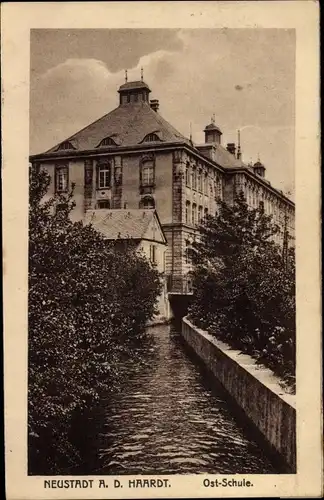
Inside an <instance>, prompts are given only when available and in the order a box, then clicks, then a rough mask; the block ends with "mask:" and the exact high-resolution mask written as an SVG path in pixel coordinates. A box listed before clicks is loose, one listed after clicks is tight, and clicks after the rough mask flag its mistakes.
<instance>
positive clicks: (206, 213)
mask: <svg viewBox="0 0 324 500" xmlns="http://www.w3.org/2000/svg"><path fill="white" fill-rule="evenodd" d="M207 215H208V208H204V217H207Z"/></svg>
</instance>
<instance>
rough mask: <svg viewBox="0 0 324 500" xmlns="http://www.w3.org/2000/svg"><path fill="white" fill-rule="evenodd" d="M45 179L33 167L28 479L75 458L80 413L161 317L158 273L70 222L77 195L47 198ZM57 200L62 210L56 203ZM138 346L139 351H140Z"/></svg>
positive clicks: (112, 382)
mask: <svg viewBox="0 0 324 500" xmlns="http://www.w3.org/2000/svg"><path fill="white" fill-rule="evenodd" d="M48 185H49V177H48V175H47V174H46V173H45V172H43V171H39V170H36V169H35V168H34V167H32V169H31V171H30V207H29V304H28V306H29V307H28V321H29V326H28V348H29V377H28V378H29V380H28V382H29V383H28V396H29V398H28V403H29V407H28V409H29V413H28V430H29V450H30V455H29V464H30V472H31V473H57V472H60V471H62V470H63V469H64V467H68V466H70V465H71V464H73V463H77V461H78V455H77V452H76V450H75V448H73V446H72V445H71V444H70V442H69V439H68V436H69V430H70V425H71V419H72V417H73V415H74V413H75V412H76V411H78V412H80V411H82V410H84V409H87V408H90V407H91V406H92V405H93V404H94V403H95V402H96V401H98V399H99V397H100V394H101V393H102V391H115V390H116V389H117V388H118V382H119V378H120V377H121V376H122V375H124V374H122V368H121V363H120V361H121V360H122V359H123V357H125V356H127V357H129V356H135V357H136V344H137V343H138V341H139V339H140V338H141V336H143V332H144V328H145V324H146V322H147V320H148V319H150V318H151V317H152V316H153V314H154V313H155V303H156V299H157V296H158V294H159V293H160V290H161V280H160V276H159V274H158V272H157V271H156V270H155V269H154V268H152V266H151V265H150V263H149V262H148V261H147V260H146V259H145V257H144V256H142V255H138V254H137V253H136V252H135V250H134V249H133V248H132V247H125V248H124V251H123V252H121V251H120V250H119V249H118V247H117V245H115V244H114V243H107V241H105V240H104V239H103V238H102V236H101V235H100V234H99V233H98V232H96V231H95V230H94V229H93V227H92V226H91V225H83V223H82V222H74V223H73V222H71V220H70V218H69V215H70V212H71V210H73V208H74V203H73V191H72V192H71V193H70V194H69V195H67V196H63V195H60V196H56V197H54V198H51V199H49V200H48V201H45V202H44V201H43V200H44V196H45V194H46V192H47V188H48ZM57 203H59V204H60V205H59V206H60V210H59V211H56V210H55V206H56V204H57ZM134 346H135V349H134Z"/></svg>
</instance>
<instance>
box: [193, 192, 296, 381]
mask: <svg viewBox="0 0 324 500" xmlns="http://www.w3.org/2000/svg"><path fill="white" fill-rule="evenodd" d="M278 230H279V228H278V227H277V226H276V225H275V224H273V222H272V217H271V216H269V215H266V214H265V213H264V210H263V208H262V207H259V208H257V209H250V208H249V207H248V206H247V204H246V202H245V199H244V196H243V194H242V193H240V194H238V195H237V196H236V198H235V200H234V203H233V205H232V206H231V205H228V204H226V203H224V202H222V201H220V200H219V213H218V214H217V215H216V216H215V217H212V216H208V217H207V218H206V219H205V220H204V221H203V222H202V224H201V227H200V237H199V241H197V242H196V243H195V244H194V245H193V247H194V248H193V252H192V255H191V257H192V260H193V292H194V297H193V303H192V306H191V309H190V316H191V318H192V320H193V321H194V322H195V323H196V324H197V325H198V326H201V327H202V328H205V329H207V330H208V331H209V332H210V333H212V334H213V335H215V336H217V337H218V338H221V339H223V340H224V341H226V342H228V343H229V344H230V345H231V346H233V347H234V348H238V349H241V350H242V351H243V352H247V353H249V354H251V355H252V356H254V357H256V358H257V359H258V360H259V361H260V362H262V363H264V364H265V365H266V366H268V367H270V368H271V369H272V370H274V371H275V372H276V373H277V374H279V375H280V376H281V377H283V378H284V379H285V380H286V381H287V382H288V383H289V384H293V382H294V376H295V259H294V251H293V249H291V248H290V249H289V250H287V251H284V249H283V248H281V247H280V246H278V245H276V244H275V243H274V242H273V240H272V236H274V235H275V234H276V233H277V231H278Z"/></svg>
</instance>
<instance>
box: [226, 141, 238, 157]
mask: <svg viewBox="0 0 324 500" xmlns="http://www.w3.org/2000/svg"><path fill="white" fill-rule="evenodd" d="M226 149H227V151H228V152H229V153H231V154H232V155H234V156H235V150H236V147H235V143H234V142H229V143H228V144H227V147H226Z"/></svg>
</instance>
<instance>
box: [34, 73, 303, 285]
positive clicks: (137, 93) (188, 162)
mask: <svg viewBox="0 0 324 500" xmlns="http://www.w3.org/2000/svg"><path fill="white" fill-rule="evenodd" d="M150 92H151V90H150V88H149V86H148V85H147V84H146V83H145V82H144V81H135V82H126V83H125V84H123V85H121V87H120V88H119V90H118V93H119V105H118V107H117V108H116V109H114V110H113V111H111V112H110V113H108V114H106V115H104V116H103V117H102V118H100V119H99V120H97V121H96V122H94V123H92V124H90V125H89V126H88V127H86V128H84V129H83V130H81V131H79V132H77V133H76V134H74V135H73V136H71V137H69V138H68V139H66V140H65V141H63V142H61V143H60V144H58V145H56V146H55V147H53V148H51V149H50V150H48V151H46V152H44V153H41V154H37V155H33V156H32V157H31V158H30V161H31V162H32V163H33V164H36V165H38V166H39V167H40V168H43V169H45V170H46V171H47V172H48V173H49V174H50V177H51V184H50V187H49V192H48V196H52V195H54V194H55V193H64V192H68V190H69V189H70V188H71V186H72V184H73V185H74V200H75V203H76V206H75V209H74V210H73V213H72V217H73V219H74V220H80V219H85V218H86V214H87V212H88V211H89V210H90V211H91V210H101V209H103V210H104V209H105V210H108V209H110V210H117V209H119V210H121V209H139V208H141V209H145V210H146V209H154V210H156V211H157V213H158V217H159V220H160V222H161V225H162V228H163V232H164V235H165V237H166V240H167V250H166V255H165V273H166V276H167V282H168V290H169V292H171V293H187V292H188V290H189V289H190V281H188V279H189V278H188V272H189V270H190V264H189V262H188V258H187V254H188V252H187V251H186V249H187V248H188V247H189V246H190V245H191V244H192V242H193V240H194V239H195V238H196V236H197V225H198V224H199V222H200V220H201V219H202V218H203V217H204V216H205V215H206V214H215V212H216V210H217V199H218V198H221V199H223V200H224V201H226V202H228V203H232V202H233V198H234V195H235V193H236V192H239V191H241V190H242V191H243V193H244V195H245V197H246V200H247V203H248V204H249V205H250V206H251V207H258V206H259V205H260V204H263V206H264V210H265V212H266V213H267V214H272V215H273V217H274V220H275V222H277V223H278V225H279V226H280V228H281V231H280V233H279V234H278V236H276V239H277V242H278V243H283V234H284V231H285V230H287V233H288V234H289V244H290V245H292V244H293V241H294V203H293V202H292V201H291V200H290V199H289V198H287V197H286V196H285V195H284V194H283V193H282V192H281V191H278V190H276V189H275V188H274V187H273V186H272V185H271V184H270V183H269V181H267V179H266V176H265V171H266V169H265V167H264V165H262V163H261V162H260V161H258V162H256V163H255V164H254V165H251V164H249V165H247V164H245V163H244V162H243V161H242V159H241V152H240V147H239V145H238V147H236V145H235V144H233V143H230V144H227V146H226V147H224V146H223V145H222V141H221V136H222V132H221V130H220V129H219V128H218V127H217V126H216V124H215V123H214V120H212V121H211V123H210V124H208V125H207V126H206V127H205V129H204V133H205V142H204V144H194V143H193V142H192V140H190V139H188V138H186V137H184V136H183V135H182V134H180V133H179V132H178V131H177V130H176V129H175V128H174V127H173V126H172V125H171V124H170V123H168V122H167V121H166V120H164V119H163V118H162V116H161V115H160V113H159V101H158V100H156V99H154V100H150V98H149V95H150Z"/></svg>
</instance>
